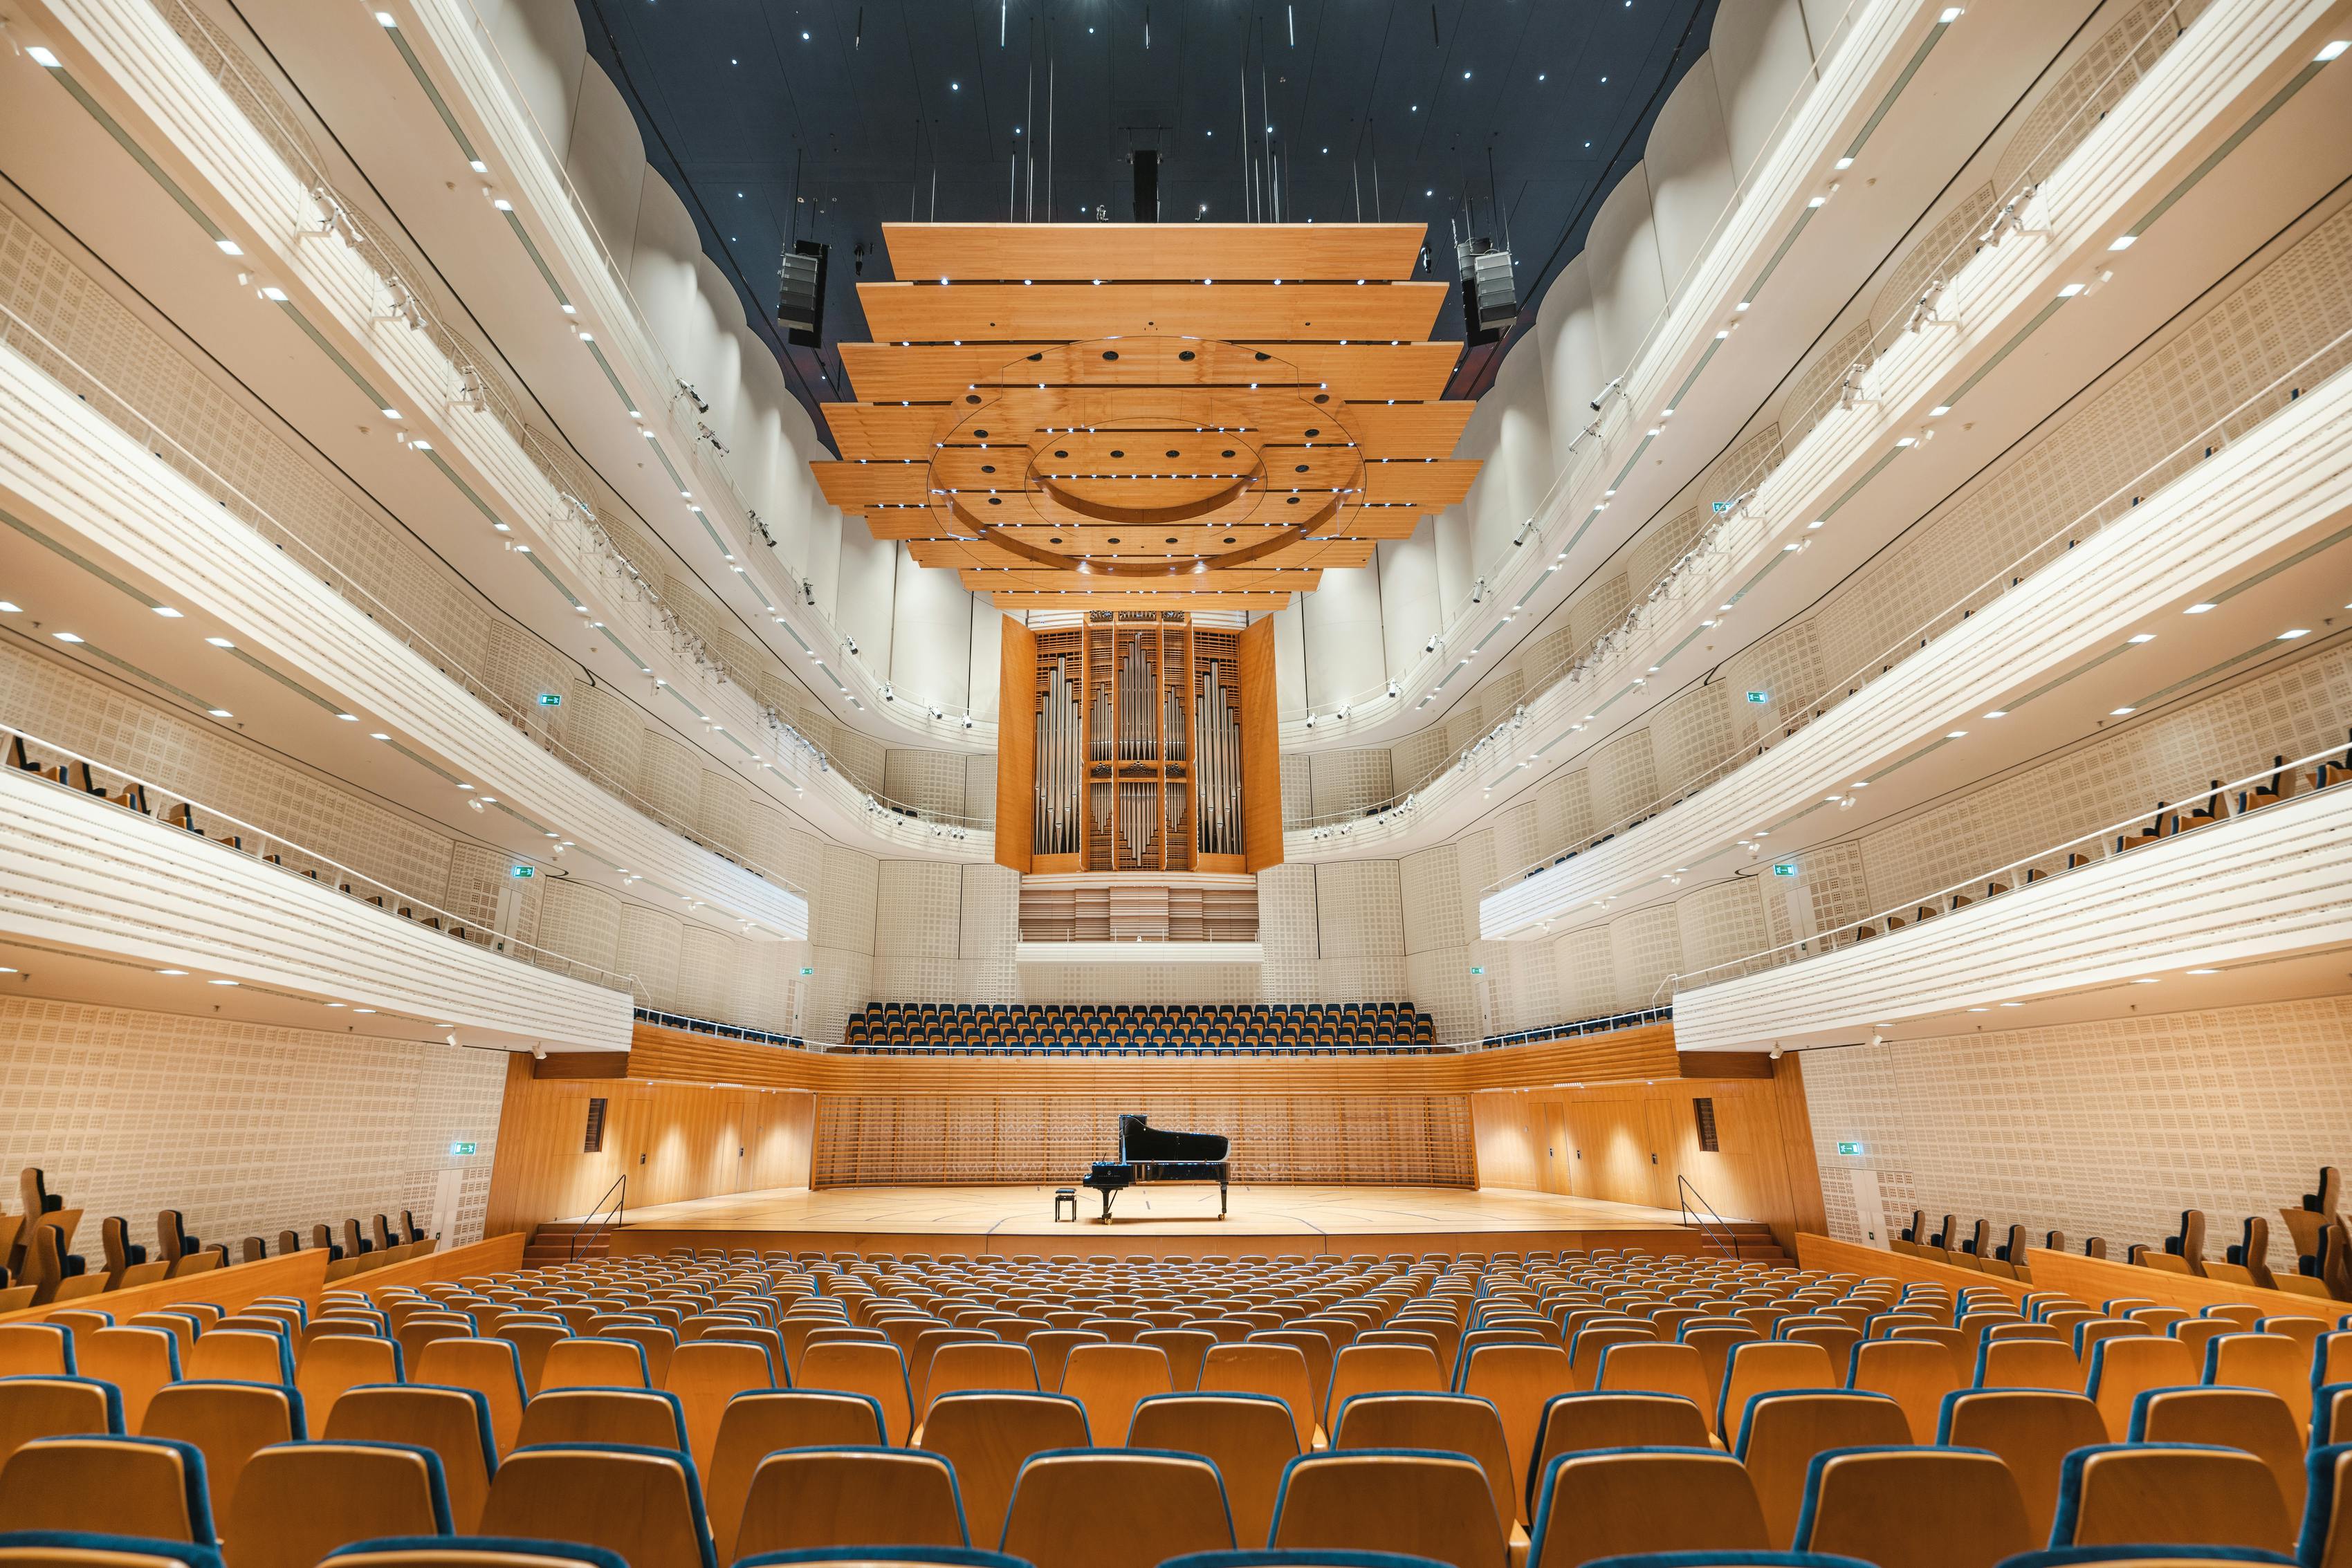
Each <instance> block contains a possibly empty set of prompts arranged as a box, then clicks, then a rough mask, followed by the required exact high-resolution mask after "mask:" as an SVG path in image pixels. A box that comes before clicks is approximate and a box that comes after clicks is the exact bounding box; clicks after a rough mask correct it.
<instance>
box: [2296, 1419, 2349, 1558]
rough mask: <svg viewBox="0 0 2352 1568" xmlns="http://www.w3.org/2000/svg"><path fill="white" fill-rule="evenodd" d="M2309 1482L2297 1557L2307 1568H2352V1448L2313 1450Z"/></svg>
mask: <svg viewBox="0 0 2352 1568" xmlns="http://www.w3.org/2000/svg"><path fill="white" fill-rule="evenodd" d="M2305 1481H2306V1486H2307V1500H2306V1501H2305V1504H2304V1512H2303V1523H2302V1531H2301V1534H2300V1536H2299V1537H2298V1540H2297V1543H2296V1547H2295V1553H2296V1555H2297V1556H2298V1557H2299V1558H2300V1559H2301V1560H2302V1562H2303V1564H2304V1568H2352V1445H2346V1444H2342V1443H2326V1444H2322V1445H2320V1446H2318V1447H2316V1448H2313V1449H2312V1451H2311V1458H2310V1463H2309V1466H2308V1467H2307V1469H2306V1471H2305Z"/></svg>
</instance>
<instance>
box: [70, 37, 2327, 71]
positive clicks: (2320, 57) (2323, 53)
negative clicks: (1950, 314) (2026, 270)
mask: <svg viewBox="0 0 2352 1568" xmlns="http://www.w3.org/2000/svg"><path fill="white" fill-rule="evenodd" d="M2347 45H2352V39H2345V38H2334V39H2330V40H2329V41H2328V42H2327V43H2326V44H2324V45H2322V46H2320V50H2319V53H2317V54H2315V55H2314V56H2312V58H2313V59H2315V60H2317V61H2318V62H2319V63H2320V64H2322V65H2326V63H2327V62H2328V61H2329V60H2332V59H2334V58H2336V56H2338V55H2340V54H2342V53H2343V52H2344V50H2345V48H2346V47H2347ZM33 52H34V53H35V54H38V53H40V51H39V50H38V49H36V50H34V51H33Z"/></svg>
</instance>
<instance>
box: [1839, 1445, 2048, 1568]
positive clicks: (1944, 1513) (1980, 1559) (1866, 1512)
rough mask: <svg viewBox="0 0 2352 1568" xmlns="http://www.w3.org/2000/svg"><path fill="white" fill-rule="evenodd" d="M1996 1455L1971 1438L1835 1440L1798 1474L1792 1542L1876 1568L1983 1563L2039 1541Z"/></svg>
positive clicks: (1978, 1566) (1968, 1567) (1960, 1567)
mask: <svg viewBox="0 0 2352 1568" xmlns="http://www.w3.org/2000/svg"><path fill="white" fill-rule="evenodd" d="M2039 1539H2040V1538H2039V1537H2037V1536H2035V1535H2034V1534H2033V1532H2032V1527H2031V1526H2030V1525H2029V1524H2028V1523H2027V1521H2026V1516H2025V1500H2024V1499H2023V1497H2022V1496H2021V1494H2020V1492H2019V1490H2018V1487H2017V1481H2016V1479H2015V1478H2013V1477H2012V1476H2011V1474H2010V1473H2009V1467H2008V1466H2006V1465H2004V1464H2003V1463H2001V1461H2000V1457H1999V1456H1998V1455H1995V1454H1990V1453H1987V1452H1985V1451H1984V1450H1982V1449H1977V1448H1843V1449H1836V1450H1832V1451H1829V1452H1824V1453H1822V1454H1821V1455H1819V1456H1818V1457H1817V1458H1814V1460H1813V1461H1812V1463H1811V1467H1810V1469H1809V1471H1808V1474H1807V1476H1806V1479H1805V1494H1804V1505H1803V1511H1802V1512H1801V1514H1800V1516H1799V1518H1798V1521H1797V1532H1796V1538H1795V1545H1794V1550H1796V1551H1799V1552H1825V1553H1829V1554H1832V1555H1836V1556H1844V1557H1856V1558H1860V1559H1862V1560H1863V1561H1864V1562H1866V1563H1874V1564H1876V1568H1984V1565H1985V1564H1988V1563H1999V1562H2000V1561H2001V1560H2002V1559H2004V1558H2007V1557H2010V1556H2012V1555H2014V1554H2015V1553H2017V1552H2025V1551H2030V1550H2032V1548H2033V1547H2034V1545H2035V1544H2036V1543H2037V1542H2038V1541H2039Z"/></svg>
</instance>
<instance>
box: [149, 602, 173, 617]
mask: <svg viewBox="0 0 2352 1568" xmlns="http://www.w3.org/2000/svg"><path fill="white" fill-rule="evenodd" d="M147 608H148V609H150V610H152V611H153V612H155V613H156V614H158V615H161V616H162V617H163V619H164V620H166V621H177V620H179V619H180V612H178V611H176V610H174V609H173V608H172V607H171V606H170V605H168V604H151V605H149V606H148V607H147Z"/></svg>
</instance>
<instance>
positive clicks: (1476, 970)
mask: <svg viewBox="0 0 2352 1568" xmlns="http://www.w3.org/2000/svg"><path fill="white" fill-rule="evenodd" d="M1470 972H1471V973H1472V974H1474V975H1483V974H1485V973H1486V965H1484V964H1473V965H1471V966H1470Z"/></svg>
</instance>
